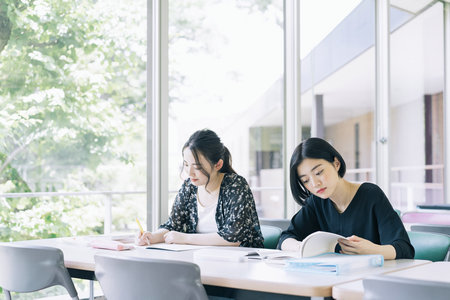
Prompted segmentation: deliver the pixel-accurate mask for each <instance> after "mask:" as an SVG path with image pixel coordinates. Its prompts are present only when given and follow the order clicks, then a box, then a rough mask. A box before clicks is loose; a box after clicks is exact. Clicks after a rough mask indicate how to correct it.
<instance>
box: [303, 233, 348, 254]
mask: <svg viewBox="0 0 450 300" xmlns="http://www.w3.org/2000/svg"><path fill="white" fill-rule="evenodd" d="M340 238H342V239H345V237H343V236H342V235H339V234H336V233H331V232H326V231H316V232H313V233H311V234H310V235H308V236H307V237H306V238H304V239H303V241H302V245H301V247H300V257H311V256H316V255H319V254H322V253H328V252H334V249H335V248H336V244H337V243H338V239H340Z"/></svg>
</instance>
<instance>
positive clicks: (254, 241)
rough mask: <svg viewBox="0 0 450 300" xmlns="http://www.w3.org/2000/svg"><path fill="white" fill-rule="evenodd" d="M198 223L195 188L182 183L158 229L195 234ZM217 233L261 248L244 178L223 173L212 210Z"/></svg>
mask: <svg viewBox="0 0 450 300" xmlns="http://www.w3.org/2000/svg"><path fill="white" fill-rule="evenodd" d="M197 223H198V212H197V187H196V186H195V185H193V184H192V183H191V181H190V179H187V180H185V181H184V183H183V185H182V186H181V188H180V190H179V191H178V194H177V196H176V198H175V202H174V204H173V207H172V212H171V214H170V217H169V220H168V221H167V222H166V223H164V224H162V225H161V226H160V228H166V229H168V230H174V231H179V232H184V233H195V232H196V228H197ZM216 223H217V228H218V232H217V233H218V234H219V235H220V236H221V237H222V238H224V239H225V240H227V241H229V242H240V243H241V244H240V246H242V247H256V248H262V247H263V241H264V239H263V237H262V234H261V228H260V225H259V219H258V214H257V213H256V208H255V201H254V199H253V194H252V191H251V190H250V187H249V185H248V183H247V181H246V180H245V178H244V177H242V176H240V175H237V174H225V176H224V177H223V180H222V184H221V186H220V192H219V199H218V201H217V208H216Z"/></svg>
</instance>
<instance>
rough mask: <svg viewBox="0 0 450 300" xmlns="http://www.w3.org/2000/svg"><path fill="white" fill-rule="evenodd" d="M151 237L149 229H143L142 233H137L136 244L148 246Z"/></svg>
mask: <svg viewBox="0 0 450 300" xmlns="http://www.w3.org/2000/svg"><path fill="white" fill-rule="evenodd" d="M151 237H152V233H151V232H149V231H145V232H144V233H139V236H138V238H137V241H136V244H138V245H139V246H150V239H151Z"/></svg>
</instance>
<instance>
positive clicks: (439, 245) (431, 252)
mask: <svg viewBox="0 0 450 300" xmlns="http://www.w3.org/2000/svg"><path fill="white" fill-rule="evenodd" d="M408 236H409V239H410V240H411V244H412V245H413V246H414V249H415V251H416V253H415V255H414V258H415V259H426V260H431V261H443V260H444V259H445V256H446V255H447V252H448V250H449V247H450V236H447V235H444V234H437V233H432V232H419V231H408Z"/></svg>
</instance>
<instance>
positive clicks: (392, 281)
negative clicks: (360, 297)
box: [363, 275, 450, 300]
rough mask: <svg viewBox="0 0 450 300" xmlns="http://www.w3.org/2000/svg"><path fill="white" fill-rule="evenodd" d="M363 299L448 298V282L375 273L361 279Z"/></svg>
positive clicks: (420, 299)
mask: <svg viewBox="0 0 450 300" xmlns="http://www.w3.org/2000/svg"><path fill="white" fill-rule="evenodd" d="M363 285H364V300H423V299H433V300H448V299H449V297H450V284H448V283H445V282H437V281H427V280H417V279H408V278H402V277H395V276H389V275H376V276H372V277H368V278H365V279H363Z"/></svg>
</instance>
